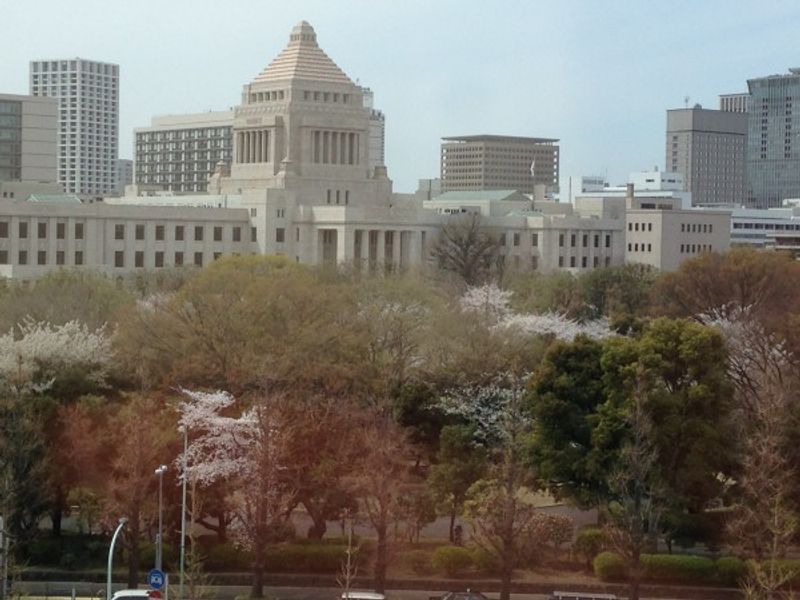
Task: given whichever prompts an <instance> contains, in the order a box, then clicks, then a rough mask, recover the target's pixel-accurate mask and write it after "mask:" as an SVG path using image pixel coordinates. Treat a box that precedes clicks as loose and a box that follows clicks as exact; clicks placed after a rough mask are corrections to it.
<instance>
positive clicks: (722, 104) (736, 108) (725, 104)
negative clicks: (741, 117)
mask: <svg viewBox="0 0 800 600" xmlns="http://www.w3.org/2000/svg"><path fill="white" fill-rule="evenodd" d="M749 98H750V94H748V93H747V92H739V93H737V94H720V96H719V109H720V110H724V111H725V112H740V113H744V112H747V101H748V100H749Z"/></svg>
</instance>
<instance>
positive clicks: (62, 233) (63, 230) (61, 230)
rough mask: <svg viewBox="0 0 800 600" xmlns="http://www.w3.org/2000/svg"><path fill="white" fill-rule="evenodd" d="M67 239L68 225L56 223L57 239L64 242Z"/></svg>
mask: <svg viewBox="0 0 800 600" xmlns="http://www.w3.org/2000/svg"><path fill="white" fill-rule="evenodd" d="M65 237H67V224H66V223H56V239H57V240H63V239H64V238H65ZM62 264H63V263H62Z"/></svg>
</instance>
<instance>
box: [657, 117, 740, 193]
mask: <svg viewBox="0 0 800 600" xmlns="http://www.w3.org/2000/svg"><path fill="white" fill-rule="evenodd" d="M746 139H747V114H746V113H740V112H726V111H721V110H709V109H705V108H702V107H701V106H700V105H699V104H698V105H696V106H695V107H694V108H679V109H675V110H668V111H667V139H666V159H665V162H666V168H667V171H674V172H677V173H682V174H683V177H684V180H685V182H686V191H688V192H691V194H692V204H694V205H700V206H715V205H721V204H735V205H739V206H740V205H742V204H743V203H744V200H745V190H746V186H745V181H746V179H745V177H746V167H745V164H746V161H745V148H746Z"/></svg>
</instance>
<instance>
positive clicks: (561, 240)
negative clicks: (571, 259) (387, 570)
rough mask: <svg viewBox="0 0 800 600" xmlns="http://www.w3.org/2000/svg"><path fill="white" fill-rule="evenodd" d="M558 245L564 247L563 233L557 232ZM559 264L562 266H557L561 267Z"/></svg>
mask: <svg viewBox="0 0 800 600" xmlns="http://www.w3.org/2000/svg"><path fill="white" fill-rule="evenodd" d="M558 245H559V246H560V247H561V248H563V247H564V234H563V233H559V234H558ZM561 266H563V265H559V267H561Z"/></svg>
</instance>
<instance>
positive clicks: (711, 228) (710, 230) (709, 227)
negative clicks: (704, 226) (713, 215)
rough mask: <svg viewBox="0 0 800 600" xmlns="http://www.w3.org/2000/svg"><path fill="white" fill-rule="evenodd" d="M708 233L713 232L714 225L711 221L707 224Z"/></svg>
mask: <svg viewBox="0 0 800 600" xmlns="http://www.w3.org/2000/svg"><path fill="white" fill-rule="evenodd" d="M708 233H714V225H713V224H712V223H709V224H708Z"/></svg>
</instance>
